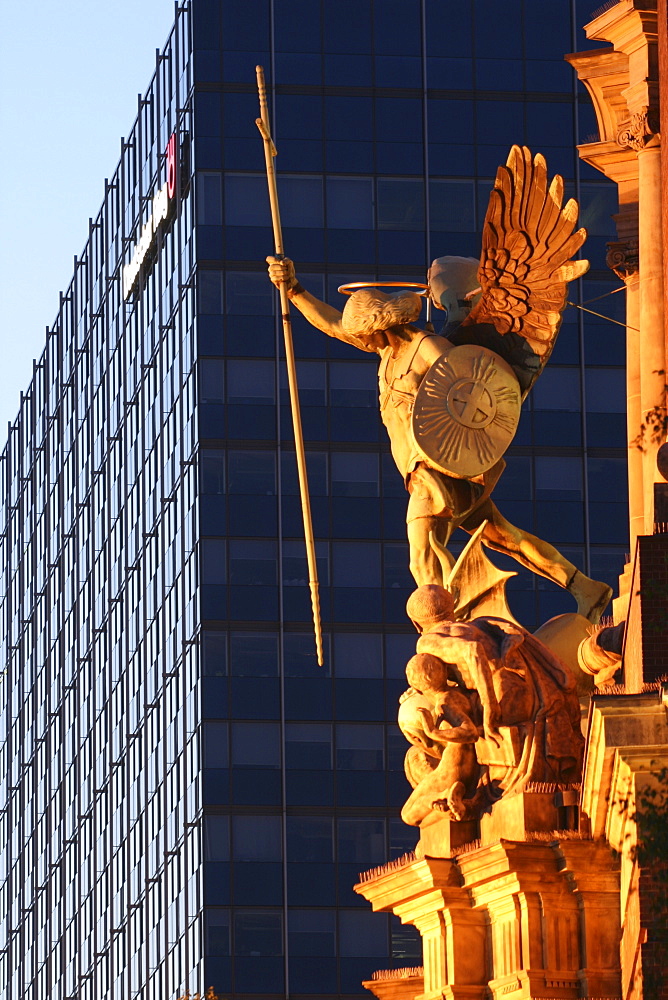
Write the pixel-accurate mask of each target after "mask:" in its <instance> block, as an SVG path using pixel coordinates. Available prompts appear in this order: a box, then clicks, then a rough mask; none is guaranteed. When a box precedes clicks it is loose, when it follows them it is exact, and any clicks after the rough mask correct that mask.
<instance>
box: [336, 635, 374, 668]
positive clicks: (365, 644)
mask: <svg viewBox="0 0 668 1000" xmlns="http://www.w3.org/2000/svg"><path fill="white" fill-rule="evenodd" d="M334 665H335V671H336V676H337V677H382V676H383V660H382V646H381V636H379V635H360V634H359V633H355V634H349V635H348V634H346V633H342V634H339V635H335V636H334Z"/></svg>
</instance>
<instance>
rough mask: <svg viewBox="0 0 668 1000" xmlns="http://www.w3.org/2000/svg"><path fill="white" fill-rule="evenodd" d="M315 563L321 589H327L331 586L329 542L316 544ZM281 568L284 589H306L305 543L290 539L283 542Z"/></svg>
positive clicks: (306, 564)
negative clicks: (326, 587)
mask: <svg viewBox="0 0 668 1000" xmlns="http://www.w3.org/2000/svg"><path fill="white" fill-rule="evenodd" d="M315 561H316V566H317V570H318V581H319V583H320V586H321V587H325V586H327V585H328V584H329V545H328V543H327V542H316V543H315ZM281 568H282V580H283V586H284V587H305V586H306V585H307V584H308V563H307V561H306V544H305V542H303V541H301V540H300V541H297V540H296V539H295V540H294V541H291V540H289V539H288V540H287V541H285V542H283V560H282V564H281Z"/></svg>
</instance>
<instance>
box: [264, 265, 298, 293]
mask: <svg viewBox="0 0 668 1000" xmlns="http://www.w3.org/2000/svg"><path fill="white" fill-rule="evenodd" d="M267 264H269V278H270V279H271V281H272V282H273V283H274V284H275V285H276V287H277V288H278V287H279V285H281V284H283V282H285V284H286V285H287V286H288V288H294V287H295V285H296V284H297V276H296V275H295V265H294V264H293V263H292V261H291V260H290V258H289V257H267Z"/></svg>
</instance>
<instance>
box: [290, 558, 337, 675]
mask: <svg viewBox="0 0 668 1000" xmlns="http://www.w3.org/2000/svg"><path fill="white" fill-rule="evenodd" d="M285 544H286V543H284V545H285ZM316 546H317V543H316ZM316 551H317V548H316ZM284 552H285V550H284ZM283 572H284V574H285V569H284V571H283ZM318 576H320V572H319V571H318ZM284 582H285V581H284ZM320 582H321V583H322V580H321V581H320ZM322 638H323V650H324V654H325V665H324V666H322V667H320V666H318V661H317V660H316V651H315V642H314V639H313V636H312V635H298V634H295V633H291V632H287V633H285V634H284V635H283V662H284V667H285V675H286V677H328V676H329V673H330V665H329V661H330V656H329V655H328V644H329V636H328V635H323V637H322Z"/></svg>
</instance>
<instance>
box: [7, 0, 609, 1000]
mask: <svg viewBox="0 0 668 1000" xmlns="http://www.w3.org/2000/svg"><path fill="white" fill-rule="evenodd" d="M588 14H589V10H588V9H585V10H584V11H581V10H579V9H578V7H577V5H575V4H572V3H571V2H570V0H558V2H554V3H550V4H547V5H539V4H536V3H535V2H534V0H525V2H522V0H512V2H507V3H504V4H498V3H496V2H491V0H476V2H474V3H470V4H461V5H459V6H458V7H455V5H450V4H443V3H442V2H436V0H401V2H400V3H399V2H395V0H375V2H372V0H355V3H351V2H349V0H338V2H337V3H336V4H332V3H327V2H322V3H321V2H320V0H272V2H270V0H245V2H244V3H241V0H226V2H225V3H221V2H218V0H191V2H190V3H185V4H182V5H181V6H180V7H179V8H178V9H177V20H176V25H175V29H174V32H173V34H172V36H171V37H170V40H169V42H168V44H167V46H166V48H165V49H164V51H163V52H162V53H161V55H160V56H159V58H158V60H157V66H156V76H155V78H154V80H153V81H152V83H151V85H150V87H149V89H148V91H147V92H146V94H145V96H144V98H143V99H142V100H141V101H140V106H139V112H138V117H137V121H136V122H135V125H134V127H133V129H132V131H131V133H130V135H129V137H128V138H127V139H126V140H124V142H123V145H122V156H121V161H120V164H119V167H118V170H117V171H116V173H115V174H114V176H113V177H112V179H111V180H110V181H109V182H108V183H107V185H106V195H105V202H104V205H103V206H102V209H101V211H100V213H99V215H98V216H97V217H96V219H95V220H94V222H93V223H92V224H91V233H90V240H89V242H88V244H87V245H86V247H85V249H84V252H83V254H82V256H81V257H80V258H79V260H78V261H77V264H76V271H75V276H74V279H73V282H72V284H71V286H70V288H69V289H68V290H67V292H66V293H65V294H64V295H63V296H62V298H61V306H60V310H59V313H58V317H57V318H56V321H55V323H54V324H53V326H52V328H51V329H50V332H49V336H48V341H47V345H46V348H45V352H44V354H43V356H42V358H41V359H40V361H39V362H38V363H36V366H35V373H34V378H33V381H32V384H31V386H30V388H29V390H28V391H27V393H26V394H25V395H24V397H23V401H22V406H21V412H20V414H19V416H18V418H17V420H16V422H15V423H14V424H13V426H12V427H11V430H10V434H9V441H8V444H7V447H6V449H5V452H4V454H3V457H2V463H3V465H2V477H3V478H2V482H3V510H2V525H1V527H2V532H1V535H0V551H1V552H2V556H3V558H2V560H1V561H0V566H2V571H1V574H2V577H1V578H2V593H1V597H2V604H1V605H0V616H1V620H2V637H3V642H4V643H5V649H4V653H5V657H4V658H5V662H6V663H7V671H6V673H5V675H4V676H3V677H2V678H0V685H1V690H2V695H3V706H4V711H3V713H2V722H1V726H2V729H1V731H0V740H1V748H0V756H1V758H2V761H3V766H2V768H0V782H1V784H0V831H1V832H2V840H3V843H4V844H6V845H7V848H6V850H5V851H4V853H3V865H4V867H3V868H2V872H1V875H0V878H1V879H2V882H1V884H0V921H2V923H1V924H0V1000H10V998H11V1000H14V998H15V997H17V996H22V997H25V1000H33V998H35V1000H36V998H37V997H38V996H39V997H40V1000H43V998H48V1000H73V998H74V997H76V998H77V1000H135V998H139V997H141V998H143V1000H144V998H145V1000H168V998H169V1000H172V998H173V1000H176V998H177V997H178V996H179V995H180V994H182V993H184V992H185V991H186V989H190V990H191V991H195V990H198V989H199V990H202V989H204V988H205V987H208V986H209V985H212V986H214V988H215V989H216V990H217V992H218V993H219V994H221V995H224V996H226V997H241V996H245V995H247V994H255V995H256V996H262V997H267V996H272V997H277V998H279V997H286V996H288V995H289V996H291V997H298V998H300V1000H307V998H308V1000H314V998H315V997H317V996H327V997H330V998H332V997H339V996H341V997H348V998H350V997H353V996H359V995H360V994H361V992H362V991H361V987H360V985H359V984H360V981H361V979H363V978H368V976H369V975H370V973H371V972H372V971H373V970H374V969H376V968H388V967H390V966H393V965H395V966H404V965H415V964H419V961H420V958H419V953H418V951H417V950H416V949H417V941H416V938H415V935H413V934H412V933H411V929H410V928H403V927H401V926H400V925H399V924H396V923H394V922H393V921H390V919H389V918H388V917H386V916H384V915H380V914H372V913H370V912H369V911H368V909H367V906H366V904H365V903H364V902H363V901H362V900H360V899H359V897H357V896H356V895H355V894H354V893H353V892H352V889H351V886H352V884H353V883H354V882H355V881H356V880H357V873H358V872H359V871H361V870H363V869H366V868H368V867H370V866H372V865H374V864H379V863H382V862H384V861H385V860H387V859H388V858H389V857H395V856H397V855H400V854H402V853H404V852H405V851H406V850H407V849H410V848H411V847H412V846H413V845H414V843H415V840H416V837H415V835H414V834H413V831H412V830H411V829H409V828H407V827H405V826H403V824H401V822H400V820H399V819H398V807H399V806H400V804H401V802H402V800H403V799H404V798H405V796H406V792H407V789H408V786H407V783H406V781H405V778H404V776H403V754H404V749H405V743H404V740H403V737H402V736H401V735H400V733H399V731H398V729H397V727H396V725H395V716H396V703H397V697H398V695H399V693H400V692H401V690H402V688H403V686H404V682H402V676H403V668H404V665H405V662H406V660H407V659H408V657H409V656H410V655H411V653H412V651H413V649H414V639H413V635H412V633H411V630H410V628H409V626H408V624H407V621H406V617H405V613H404V610H403V606H404V604H405V600H406V597H407V595H408V593H409V592H410V590H411V579H410V577H409V574H408V569H407V547H406V542H405V525H404V515H405V506H406V494H405V492H404V490H403V486H402V483H401V480H400V477H399V475H398V473H397V471H396V468H395V467H394V464H393V462H392V460H391V457H390V455H389V445H388V441H387V438H386V435H385V431H384V429H383V428H382V426H381V424H380V420H379V417H378V413H377V389H376V365H375V363H374V359H373V358H370V357H369V356H367V355H364V354H362V353H360V352H356V351H355V350H354V349H353V348H349V347H347V346H346V345H344V344H341V343H338V342H335V341H330V340H328V339H327V338H325V337H324V336H322V335H320V334H319V333H318V332H317V331H315V330H312V329H311V328H309V327H308V326H307V325H306V324H305V322H304V321H303V319H302V318H301V317H300V316H299V315H297V314H296V315H295V316H294V330H295V343H296V349H297V354H298V358H299V363H298V369H299V380H300V387H301V398H302V406H303V420H304V432H305V438H306V442H307V452H308V464H309V473H310V485H311V492H312V504H313V519H314V527H315V533H316V537H317V543H316V546H317V555H318V561H319V570H320V579H321V585H322V611H323V621H324V628H325V657H326V665H325V668H324V669H321V668H318V667H317V665H316V663H315V655H314V648H313V640H312V637H311V625H310V601H309V595H308V588H307V587H306V561H305V553H304V545H303V541H302V538H301V535H302V528H301V512H300V507H299V499H298V496H297V480H296V467H295V460H294V445H293V442H292V435H291V424H290V418H289V407H288V404H287V398H286V379H285V371H284V364H283V360H282V348H281V333H280V328H279V326H278V322H277V317H276V315H275V306H276V303H275V293H274V290H273V288H272V286H271V285H270V284H269V282H268V280H267V278H266V270H265V266H264V264H263V260H264V257H265V256H266V254H267V253H270V252H271V251H272V236H271V230H270V221H269V212H268V201H267V195H266V182H265V179H264V175H263V157H262V148H261V141H260V137H259V135H258V133H257V130H256V127H255V124H254V122H255V118H256V116H257V96H256V92H255V64H256V63H258V62H260V63H262V64H263V65H264V67H265V71H266V74H267V79H268V81H269V82H270V84H271V99H272V118H273V122H274V128H275V132H276V136H277V145H278V149H279V157H278V160H277V166H278V169H279V173H280V181H279V190H280V197H281V207H282V212H283V222H284V229H285V232H284V235H285V244H286V247H287V250H288V252H289V254H290V256H292V257H293V258H294V259H295V261H296V262H297V267H298V273H299V275H300V277H301V280H302V282H303V284H304V285H305V286H306V287H307V288H308V289H309V290H311V291H312V292H313V293H314V294H316V295H318V296H319V297H321V298H327V299H328V301H330V302H332V303H333V304H336V303H337V300H338V301H339V303H340V302H341V301H342V300H341V299H340V297H339V296H337V293H336V288H337V286H338V285H339V284H341V283H342V282H343V281H349V280H357V279H363V278H377V279H390V280H392V279H405V280H413V281H419V280H421V279H422V278H423V275H424V272H425V267H426V265H427V264H428V262H429V261H430V260H431V258H432V257H435V256H438V255H441V254H445V253H457V254H470V255H473V256H477V253H478V249H479V242H478V241H479V236H478V233H479V231H480V228H481V225H482V218H483V216H484V211H485V207H486V202H487V197H488V194H489V190H490V188H491V185H492V179H493V176H494V171H495V169H496V166H497V164H498V163H500V162H503V161H504V160H505V157H506V155H507V151H508V147H509V145H510V143H511V142H525V143H527V144H528V145H529V146H530V147H531V148H532V149H534V150H535V151H538V150H540V151H542V152H544V153H545V154H546V156H547V159H548V165H549V167H550V169H551V171H560V172H561V173H563V175H564V177H565V179H566V182H567V187H568V189H569V192H570V193H573V194H575V195H577V196H578V197H579V198H580V201H581V204H582V219H583V223H584V224H585V225H587V227H588V228H589V231H590V234H591V235H590V239H589V242H588V244H587V250H588V255H589V257H590V259H591V261H592V270H591V272H590V274H589V275H588V276H587V278H586V279H585V280H584V281H583V282H581V285H582V287H581V288H576V287H572V290H571V291H572V295H573V297H574V299H575V297H576V296H580V299H581V300H582V301H585V300H588V299H591V298H594V297H596V296H598V295H603V294H604V293H605V292H607V291H609V290H611V289H612V288H613V287H615V286H616V285H617V282H616V281H615V280H614V279H613V278H612V276H611V274H610V272H609V271H607V270H606V268H605V264H604V257H605V242H606V239H611V238H613V237H614V230H613V228H612V222H611V220H610V214H611V213H612V212H613V211H615V208H616V205H615V201H614V198H615V194H614V189H613V188H612V187H611V186H610V185H608V184H607V183H606V182H604V181H602V180H600V179H599V177H598V175H595V174H593V172H591V171H589V170H588V168H586V167H584V166H582V165H581V164H580V163H579V160H578V157H577V153H576V151H575V144H576V142H577V141H578V139H579V138H581V139H582V141H584V140H585V139H586V138H587V136H588V132H589V131H591V130H593V127H594V126H593V124H592V125H590V124H589V120H590V118H591V112H590V109H589V106H588V104H587V98H586V97H584V96H583V95H580V94H579V93H578V92H577V90H576V89H575V85H574V82H573V79H572V70H571V69H570V67H568V66H567V65H566V64H565V63H564V62H563V58H562V57H563V53H564V52H566V51H573V50H575V49H576V48H581V47H582V44H581V42H580V40H579V39H578V38H576V36H575V28H574V25H575V24H578V23H583V22H584V21H585V20H587V17H588ZM500 55H502V58H499V56H500ZM172 134H176V136H177V138H178V143H177V145H178V148H179V169H178V177H177V182H176V192H175V196H174V199H173V201H172V203H171V207H170V208H169V214H168V216H167V218H166V219H165V220H163V221H162V222H161V223H160V224H159V226H158V227H157V231H156V233H155V235H154V237H153V239H152V241H151V242H150V246H149V247H148V252H147V254H146V257H145V259H144V262H143V265H142V271H141V274H140V276H139V281H138V284H137V286H136V287H135V290H134V291H133V292H132V294H130V295H129V297H128V298H127V299H124V298H123V282H122V268H123V265H127V264H128V263H129V261H130V259H131V257H132V253H133V248H134V247H135V246H136V244H137V242H138V240H139V238H140V235H141V227H142V225H143V224H145V223H146V222H147V220H148V219H149V218H150V216H151V212H152V210H153V209H152V206H153V202H152V199H153V198H154V196H155V195H156V193H157V192H158V191H159V190H160V189H161V187H162V186H163V184H164V183H165V182H166V180H167V163H166V158H165V149H166V147H167V143H168V140H169V137H170V136H171V135H172ZM621 298H622V296H613V297H611V298H609V299H607V300H603V301H602V303H601V305H600V306H598V305H597V306H594V308H596V309H597V310H599V311H600V312H604V313H607V314H608V315H610V316H612V317H613V318H617V319H620V318H623V317H621V316H620V315H619V314H620V311H621V309H622V303H621V301H620V299H621ZM583 316H584V314H583V313H581V312H579V311H578V310H576V309H574V308H569V309H568V310H567V311H566V314H565V320H564V325H563V328H562V331H561V333H560V337H559V340H558V344H557V348H556V350H555V353H554V355H553V358H552V360H551V361H550V365H549V366H548V369H547V371H546V372H545V373H544V374H543V376H542V377H541V379H540V381H539V382H538V383H537V385H536V387H535V389H534V390H533V392H532V395H531V397H530V399H529V401H528V402H527V404H526V405H525V412H524V415H523V417H522V421H521V424H520V430H519V432H518V435H517V437H516V439H515V442H514V444H513V446H512V447H511V449H510V453H509V455H508V469H507V471H506V473H505V475H504V478H503V479H502V481H501V483H500V485H499V487H498V488H497V490H496V491H495V498H496V499H498V501H499V506H500V507H502V509H503V512H504V514H505V515H506V516H507V517H508V518H509V519H510V520H512V521H514V522H516V523H518V524H521V525H522V526H523V527H525V528H528V529H529V530H533V531H535V532H536V533H537V534H539V535H541V536H542V537H546V538H548V539H549V540H551V541H553V542H554V543H556V544H557V545H558V546H559V547H560V548H561V550H562V551H563V552H564V554H565V555H567V556H568V557H569V558H570V559H572V561H574V562H576V563H577V564H578V565H580V566H581V567H582V568H583V569H585V570H588V571H589V572H590V573H591V575H593V576H595V577H598V578H602V579H608V580H609V581H610V582H614V580H615V576H616V574H617V573H618V572H619V571H620V569H621V565H622V561H623V554H624V548H625V544H626V541H625V539H626V531H627V529H626V504H625V499H626V486H625V482H624V478H625V469H626V460H625V418H624V401H625V393H624V371H623V363H624V341H623V331H622V329H621V328H620V327H616V326H614V325H612V324H608V323H606V322H605V321H603V320H601V321H597V320H596V319H595V318H594V317H591V316H589V317H587V318H586V321H585V322H583ZM601 361H603V364H601ZM461 541H464V536H462V539H461ZM497 561H499V562H500V558H497ZM512 568H517V567H515V566H514V565H513V567H512ZM510 603H511V606H512V608H513V610H514V612H515V614H516V615H517V616H518V617H519V618H520V620H521V621H523V622H524V624H525V625H527V626H528V627H533V626H535V625H537V624H539V623H540V622H543V621H545V620H546V619H547V618H549V617H550V616H551V615H553V614H556V613H558V612H560V611H563V610H573V609H574V605H572V602H571V600H570V598H569V597H568V595H565V594H564V593H563V592H561V591H558V590H557V589H556V588H554V587H552V586H551V585H549V584H547V583H546V582H544V581H542V580H540V581H537V580H536V579H534V578H532V577H531V576H530V575H529V574H527V573H521V574H520V576H519V577H517V578H516V580H515V581H512V582H511V586H510Z"/></svg>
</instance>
